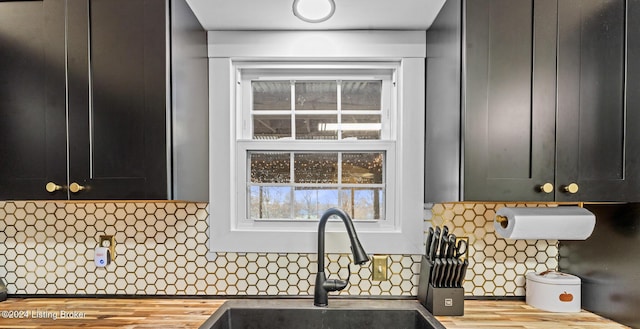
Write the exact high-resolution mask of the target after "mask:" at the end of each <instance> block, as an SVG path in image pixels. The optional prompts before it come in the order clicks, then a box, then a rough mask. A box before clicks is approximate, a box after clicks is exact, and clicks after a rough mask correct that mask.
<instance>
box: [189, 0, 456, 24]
mask: <svg viewBox="0 0 640 329" xmlns="http://www.w3.org/2000/svg"><path fill="white" fill-rule="evenodd" d="M444 1H445V0H393V1H390V0H335V4H336V10H335V14H334V16H333V17H331V18H330V19H329V20H327V21H325V22H322V23H307V22H303V21H301V20H299V19H298V18H296V17H295V16H294V15H293V10H292V6H293V0H224V1H223V0H187V3H188V4H189V6H190V7H191V9H192V10H193V12H194V13H195V14H196V16H197V17H198V20H200V23H201V24H202V26H203V27H204V29H205V30H208V31H214V30H370V29H373V30H426V29H428V28H429V26H431V23H433V20H434V19H435V17H436V15H437V14H438V12H439V11H440V8H442V5H443V4H444Z"/></svg>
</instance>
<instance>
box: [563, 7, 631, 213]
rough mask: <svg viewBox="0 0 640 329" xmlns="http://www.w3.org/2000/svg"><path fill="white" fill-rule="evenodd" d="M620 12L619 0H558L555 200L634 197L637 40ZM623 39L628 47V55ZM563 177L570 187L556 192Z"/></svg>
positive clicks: (564, 184)
mask: <svg viewBox="0 0 640 329" xmlns="http://www.w3.org/2000/svg"><path fill="white" fill-rule="evenodd" d="M629 4H630V6H637V4H635V3H634V2H633V1H630V2H629ZM636 11H637V9H636ZM625 16H626V15H625V1H624V0H559V4H558V22H559V23H558V24H559V25H558V108H557V111H558V119H557V120H558V128H557V129H558V131H557V177H556V182H557V184H556V185H557V187H558V192H557V196H556V199H557V200H559V201H627V200H629V201H632V200H634V199H635V201H638V200H639V199H638V189H639V188H640V186H638V184H637V179H633V176H636V177H637V175H638V169H636V167H637V166H638V164H639V162H638V161H637V156H636V155H635V154H637V153H638V151H639V148H638V146H637V145H638V144H639V142H640V139H638V138H637V136H638V134H637V133H636V132H635V131H636V130H637V129H638V127H639V126H640V121H638V111H639V110H640V108H638V105H640V104H638V100H637V97H638V96H636V94H637V90H638V89H637V88H638V87H637V82H635V81H634V82H635V88H636V89H631V88H629V87H631V86H633V83H631V80H637V79H638V78H639V77H638V69H637V64H635V63H633V62H635V61H636V58H637V55H638V52H637V45H635V46H632V45H633V44H634V43H637V42H638V41H636V40H633V38H631V37H630V36H629V37H628V38H627V35H626V32H625V30H626V29H625V24H626V23H628V24H630V25H634V24H635V25H637V23H635V22H634V20H633V19H630V20H627V19H626V17H625ZM628 17H633V16H628ZM636 39H637V38H636ZM625 40H629V42H630V46H632V47H630V48H629V49H630V50H631V51H630V52H629V54H628V55H625V47H626V45H625ZM631 55H635V56H631ZM627 58H628V59H629V60H627ZM627 64H629V68H630V70H629V75H628V76H626V75H625V71H626V69H627V68H626V66H627ZM627 81H628V82H630V84H629V85H628V86H626V83H627ZM625 97H629V98H628V99H627V100H626V101H625ZM625 131H626V132H627V135H626V136H625ZM632 136H636V137H635V138H631V137H632ZM632 159H634V160H633V161H632ZM570 183H576V184H577V185H578V187H579V189H578V191H577V193H574V194H572V193H568V192H564V191H563V189H562V188H563V186H566V185H568V184H570Z"/></svg>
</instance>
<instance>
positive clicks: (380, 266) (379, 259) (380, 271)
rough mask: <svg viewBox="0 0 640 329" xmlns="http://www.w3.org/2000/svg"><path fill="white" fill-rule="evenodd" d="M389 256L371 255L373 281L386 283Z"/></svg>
mask: <svg viewBox="0 0 640 329" xmlns="http://www.w3.org/2000/svg"><path fill="white" fill-rule="evenodd" d="M388 262H389V256H388V255H373V262H371V264H372V266H373V269H372V270H371V273H373V281H386V280H388V279H389V277H388V276H387V271H388V266H387V264H388Z"/></svg>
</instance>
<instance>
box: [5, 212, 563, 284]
mask: <svg viewBox="0 0 640 329" xmlns="http://www.w3.org/2000/svg"><path fill="white" fill-rule="evenodd" d="M509 205H510V206H514V205H515V204H509ZM502 206H503V204H492V203H476V204H474V203H445V204H434V205H433V207H432V211H431V219H430V220H428V222H427V223H426V224H427V225H429V224H432V225H442V224H443V223H446V224H447V225H448V226H449V227H450V228H451V229H452V233H454V234H456V235H457V236H468V237H469V240H470V243H471V245H472V247H471V248H470V254H469V258H470V264H471V265H470V268H471V270H470V271H468V273H467V276H466V281H465V283H464V288H465V293H466V295H468V296H523V295H524V281H525V280H524V274H525V273H526V272H529V271H542V270H545V269H547V268H554V269H555V268H556V267H557V264H558V254H557V250H558V249H557V242H556V241H507V240H504V239H501V238H499V237H496V236H495V234H494V231H493V223H492V220H493V216H494V214H495V210H496V209H498V208H499V207H502ZM528 206H545V205H536V204H531V205H528ZM207 232H208V212H207V204H206V203H192V202H172V201H164V202H46V201H7V202H0V278H3V279H4V280H5V282H6V283H7V288H8V292H9V294H18V295H36V294H37V295H42V294H117V295H302V296H308V295H312V294H313V284H314V280H315V274H314V273H315V272H316V266H317V265H316V259H317V258H316V255H315V254H273V253H272V254H265V253H221V254H218V256H217V257H216V259H214V260H207V258H206V256H205V255H206V253H207V245H208V236H207ZM102 234H107V235H115V239H116V259H115V264H111V265H110V266H108V267H106V268H96V267H95V265H94V263H93V249H94V248H95V247H96V245H97V239H98V237H99V235H102ZM365 248H366V246H365ZM349 257H350V255H346V254H330V255H328V261H327V264H328V268H329V269H328V273H329V275H330V277H334V278H335V277H341V278H346V277H347V275H348V272H347V271H348V270H347V266H348V265H349V264H350V261H349ZM389 268H390V271H389V275H390V277H389V280H388V281H384V282H377V281H372V280H371V279H370V277H371V271H370V268H369V267H360V266H352V269H351V270H352V271H353V275H352V277H351V278H350V285H349V287H348V288H347V290H345V291H342V292H340V294H342V295H365V296H366V295H373V296H378V295H384V296H414V295H416V293H417V286H416V285H417V282H418V274H419V272H420V255H391V257H390V263H389Z"/></svg>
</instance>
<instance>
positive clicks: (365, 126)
mask: <svg viewBox="0 0 640 329" xmlns="http://www.w3.org/2000/svg"><path fill="white" fill-rule="evenodd" d="M381 131H382V124H381V121H380V116H379V115H343V116H342V138H343V139H344V138H348V137H355V138H357V139H380V132H381Z"/></svg>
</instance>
